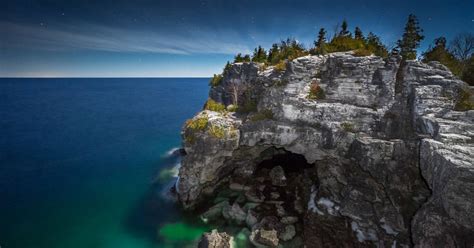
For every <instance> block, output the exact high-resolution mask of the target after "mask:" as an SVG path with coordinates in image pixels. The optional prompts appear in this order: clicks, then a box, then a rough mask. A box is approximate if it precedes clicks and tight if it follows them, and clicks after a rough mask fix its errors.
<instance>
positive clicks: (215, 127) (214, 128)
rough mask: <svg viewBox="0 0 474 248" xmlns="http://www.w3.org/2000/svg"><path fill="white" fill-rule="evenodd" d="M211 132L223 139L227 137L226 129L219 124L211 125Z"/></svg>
mask: <svg viewBox="0 0 474 248" xmlns="http://www.w3.org/2000/svg"><path fill="white" fill-rule="evenodd" d="M209 133H210V134H211V135H212V136H214V137H215V138H218V139H222V138H224V137H225V129H224V128H223V127H221V126H218V125H211V126H210V127H209Z"/></svg>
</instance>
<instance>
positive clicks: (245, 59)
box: [242, 54, 250, 62]
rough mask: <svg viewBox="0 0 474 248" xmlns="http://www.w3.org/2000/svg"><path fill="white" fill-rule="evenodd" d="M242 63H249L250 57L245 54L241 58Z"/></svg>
mask: <svg viewBox="0 0 474 248" xmlns="http://www.w3.org/2000/svg"><path fill="white" fill-rule="evenodd" d="M242 62H250V55H248V54H245V56H244V57H243V58H242Z"/></svg>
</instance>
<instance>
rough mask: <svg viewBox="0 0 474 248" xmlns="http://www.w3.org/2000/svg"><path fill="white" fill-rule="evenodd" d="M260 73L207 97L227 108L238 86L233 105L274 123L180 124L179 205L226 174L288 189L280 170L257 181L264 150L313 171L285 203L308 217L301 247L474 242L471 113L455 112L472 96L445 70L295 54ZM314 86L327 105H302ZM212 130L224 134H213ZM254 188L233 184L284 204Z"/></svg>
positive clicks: (239, 68) (197, 198)
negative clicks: (297, 158)
mask: <svg viewBox="0 0 474 248" xmlns="http://www.w3.org/2000/svg"><path fill="white" fill-rule="evenodd" d="M259 67H260V65H259V64H255V63H237V64H233V65H231V66H230V67H229V68H227V69H226V70H225V72H224V79H223V82H222V85H220V86H217V87H213V88H211V91H210V94H209V96H210V98H212V99H213V100H215V101H218V102H220V103H223V104H226V105H229V104H231V103H232V99H231V97H230V94H229V92H228V87H227V86H228V85H230V84H238V85H243V86H244V87H245V88H246V92H247V93H248V94H247V96H246V97H240V98H239V105H241V106H243V105H252V104H253V105H256V111H255V112H260V113H262V112H264V111H265V113H268V112H269V111H271V113H272V118H267V119H265V118H263V120H258V121H255V120H252V118H247V117H248V116H246V115H237V114H233V113H230V114H229V113H217V112H213V111H209V110H204V111H202V112H200V113H198V114H197V115H196V116H195V117H194V118H193V120H197V119H199V118H203V117H206V118H207V119H208V125H207V126H206V127H205V128H204V129H203V130H198V131H196V130H193V129H192V128H190V127H189V126H187V125H185V127H184V128H183V138H184V139H183V140H184V142H183V145H184V149H185V152H186V155H185V156H184V158H183V161H182V166H181V168H180V172H179V183H178V185H177V193H178V196H179V200H180V202H181V203H182V204H183V206H184V208H186V209H192V208H194V207H196V206H197V205H199V204H200V203H201V202H202V201H204V200H205V199H206V197H208V196H210V195H214V193H215V192H214V191H215V190H216V189H217V188H218V187H219V186H220V185H222V184H225V183H227V182H228V181H231V180H230V179H231V178H238V179H239V182H240V181H241V180H242V181H246V180H248V181H249V182H250V184H246V185H249V186H250V185H252V184H254V183H256V182H259V183H262V182H263V181H262V180H271V181H272V183H273V184H274V185H276V186H279V187H280V186H281V187H283V185H285V184H286V185H288V184H289V182H288V178H286V177H288V176H289V175H285V173H284V172H283V170H282V169H281V170H280V169H276V168H278V167H275V168H274V169H273V170H272V171H271V172H270V173H269V175H268V177H267V178H260V179H258V180H257V179H255V178H253V176H254V172H256V171H257V169H258V165H259V163H260V162H261V161H262V160H264V159H269V158H271V155H270V157H268V156H267V155H266V154H268V151H282V152H284V153H294V154H299V155H302V156H304V158H305V159H306V161H307V162H308V163H309V164H311V165H313V167H312V168H311V169H312V170H314V172H315V173H313V174H314V176H307V178H308V179H307V181H308V182H306V181H304V182H303V181H302V182H301V183H302V185H303V186H301V187H299V188H298V192H297V194H296V193H295V196H296V200H295V201H294V202H288V203H285V204H284V206H292V208H293V209H292V210H291V211H295V212H296V213H298V214H301V215H302V216H305V217H304V219H303V220H301V222H302V223H304V224H303V231H304V235H303V234H300V233H298V234H297V235H298V236H302V237H304V240H303V242H304V244H305V245H306V246H308V247H314V246H317V247H326V246H328V247H348V246H354V247H359V246H369V245H379V246H382V245H383V246H384V247H390V246H392V245H395V246H401V247H403V246H411V245H412V241H413V245H415V246H417V247H431V246H438V247H450V246H452V245H453V244H454V245H456V244H465V246H466V247H470V246H473V245H474V241H473V238H472V237H473V235H470V234H472V233H474V226H473V224H472V223H474V211H472V209H473V207H474V195H473V192H474V184H473V182H474V167H473V165H474V158H473V155H472V154H474V145H473V144H474V142H473V140H474V111H472V110H471V111H464V112H460V111H456V110H455V105H456V103H457V101H458V99H459V95H460V94H461V92H463V91H466V90H467V91H472V89H471V88H469V87H468V86H467V85H466V84H465V83H464V82H462V81H460V80H459V79H457V78H456V77H455V76H454V75H453V74H452V73H451V72H450V71H449V70H447V68H446V67H444V66H441V65H440V64H439V63H429V64H424V63H421V62H419V61H405V62H403V63H402V62H401V58H400V57H399V56H392V57H389V58H387V59H385V60H384V59H382V58H380V57H377V56H367V57H355V56H353V55H352V53H351V52H344V53H332V54H328V55H324V56H305V57H300V58H296V59H294V60H293V61H290V62H288V64H287V69H286V71H285V72H283V73H280V72H277V71H275V70H274V68H272V67H270V68H268V69H266V70H264V71H262V70H259ZM314 80H317V81H318V82H319V85H320V87H321V88H322V89H323V90H324V91H325V95H326V98H325V99H316V100H310V99H308V98H307V96H308V94H309V89H310V84H311V82H313V81H314ZM252 115H255V113H252V114H251V115H250V116H252ZM215 126H219V127H221V128H222V130H224V136H223V137H221V138H216V137H215V135H214V136H213V135H212V132H213V130H214V129H212V130H211V127H215ZM285 166H286V165H285ZM280 168H281V167H280ZM285 168H287V167H285ZM282 172H283V173H282ZM301 173H302V174H305V175H306V174H308V173H306V172H304V173H303V172H301ZM309 174H311V173H309ZM309 174H308V175H309ZM313 174H311V175H313ZM283 177H285V179H286V180H283ZM234 186H235V185H234ZM255 187H256V186H252V187H251V188H250V189H249V190H246V189H242V188H239V189H242V190H245V191H246V192H245V197H246V198H247V200H248V201H250V202H254V203H263V202H265V203H264V204H263V205H265V204H270V201H272V200H280V199H265V197H264V194H263V193H265V192H266V193H265V194H267V193H268V190H269V189H264V190H261V189H257V188H255ZM269 196H271V195H269ZM269 198H270V197H269ZM280 198H283V197H280ZM239 208H240V207H239ZM247 210H248V209H246V210H245V211H243V210H242V212H243V213H246V211H247ZM238 212H239V211H238ZM281 214H286V215H287V214H289V213H281ZM229 216H230V215H229ZM242 216H243V215H241V214H239V217H242ZM232 219H235V218H234V217H232ZM240 219H241V218H240ZM243 221H245V219H244V220H243ZM278 223H280V222H278ZM259 224H260V223H257V224H256V225H257V226H258V225H259ZM280 224H281V223H280ZM266 230H269V229H266ZM275 230H277V229H275ZM277 231H278V232H280V231H281V230H277Z"/></svg>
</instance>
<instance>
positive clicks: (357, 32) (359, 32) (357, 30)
mask: <svg viewBox="0 0 474 248" xmlns="http://www.w3.org/2000/svg"><path fill="white" fill-rule="evenodd" d="M354 38H355V39H356V40H363V39H364V34H362V30H360V28H359V27H356V28H355V30H354Z"/></svg>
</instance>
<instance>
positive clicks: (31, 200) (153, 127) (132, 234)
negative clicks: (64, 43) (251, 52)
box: [0, 79, 208, 248]
mask: <svg viewBox="0 0 474 248" xmlns="http://www.w3.org/2000/svg"><path fill="white" fill-rule="evenodd" d="M207 83H208V79H0V246H1V247H2V248H12V247H20V248H55V247H57V248H74V247H81V248H85V247H91V248H93V247H114V248H117V247H130V248H135V247H179V246H181V245H182V244H179V243H176V242H177V241H174V240H167V238H166V237H162V236H160V235H159V230H160V228H163V227H164V226H166V225H168V224H175V223H187V222H186V221H187V219H186V218H185V217H183V214H182V213H181V212H180V211H179V208H177V207H176V205H175V204H174V203H173V202H172V201H171V200H169V199H168V198H167V197H166V196H165V194H164V193H163V191H164V189H165V187H166V185H168V184H169V183H170V181H169V180H171V178H165V179H163V178H161V177H160V179H159V180H156V178H157V175H158V174H159V173H160V171H162V170H163V169H169V168H171V167H173V166H174V164H176V163H177V162H179V161H178V160H179V159H178V158H176V157H170V156H168V155H167V151H169V150H170V149H172V148H174V147H179V146H180V128H181V126H182V124H183V122H184V121H185V120H186V119H187V118H190V117H192V116H193V115H194V114H195V113H196V112H197V111H199V110H200V108H201V106H202V104H203V102H204V101H205V99H206V98H207V92H208V86H207Z"/></svg>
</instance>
